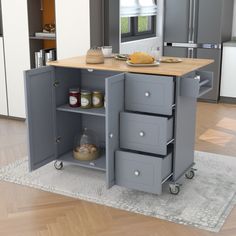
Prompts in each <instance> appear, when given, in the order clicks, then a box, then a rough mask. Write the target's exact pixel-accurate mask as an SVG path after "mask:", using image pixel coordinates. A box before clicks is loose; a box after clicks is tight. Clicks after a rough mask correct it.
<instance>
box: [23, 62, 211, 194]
mask: <svg viewBox="0 0 236 236" xmlns="http://www.w3.org/2000/svg"><path fill="white" fill-rule="evenodd" d="M114 60H115V59H106V61H105V64H101V65H91V64H90V65H89V64H86V62H85V57H78V58H72V59H65V60H61V61H57V62H50V63H49V66H48V67H44V68H39V69H34V70H29V71H26V72H25V85H26V94H27V103H26V104H27V123H28V138H29V162H30V170H31V171H33V170H36V169H37V168H39V167H41V166H43V165H45V164H47V163H49V162H51V161H56V162H55V167H56V168H57V169H61V168H62V166H63V162H68V163H71V164H74V165H78V166H82V167H85V168H91V169H94V170H99V171H104V172H105V174H106V185H107V188H110V187H112V186H113V185H115V184H117V185H120V186H124V187H127V188H131V189H136V190H140V191H146V192H149V193H154V194H161V193H162V186H163V184H164V183H166V182H168V181H169V182H170V183H171V185H170V191H171V193H173V194H177V193H178V192H179V185H178V181H179V180H180V179H181V178H182V177H183V176H184V174H186V173H189V172H190V173H193V169H192V167H193V165H194V141H195V116H196V105H197V97H198V96H200V95H203V94H205V93H207V92H209V91H210V90H211V89H212V84H213V83H212V79H213V74H212V73H211V72H198V69H200V68H201V67H204V66H206V65H208V64H210V63H212V62H213V61H211V60H190V59H184V61H183V62H182V63H181V64H179V65H178V66H177V67H176V64H170V65H161V66H160V67H156V68H153V67H152V68H148V67H146V68H137V67H129V66H127V65H126V64H125V62H122V61H119V62H118V61H114ZM144 81H146V83H145V86H144ZM133 85H136V86H133ZM72 87H80V88H86V89H89V90H94V89H99V90H102V91H104V93H105V94H106V108H99V109H96V108H91V109H87V110H86V109H80V108H70V107H69V106H68V91H69V89H70V88H72ZM42 91H43V95H42ZM166 93H167V95H168V94H169V95H170V97H169V96H166ZM157 94H158V95H157ZM148 108H150V109H148ZM151 108H152V109H151ZM85 127H86V128H89V129H91V130H92V131H94V132H95V133H96V135H97V136H98V137H99V143H100V145H99V146H100V147H101V148H102V150H103V151H102V153H101V156H100V158H99V159H97V160H94V161H78V160H76V159H74V158H73V143H74V142H73V140H74V137H75V135H78V134H81V133H82V130H83V129H84V128H85ZM187 176H188V177H189V176H190V175H187Z"/></svg>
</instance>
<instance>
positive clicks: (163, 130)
mask: <svg viewBox="0 0 236 236" xmlns="http://www.w3.org/2000/svg"><path fill="white" fill-rule="evenodd" d="M172 138H173V118H170V119H168V118H167V117H158V116H150V115H141V114H134V113H128V112H121V113H120V147H121V148H125V149H131V150H135V151H142V152H148V153H154V154H159V155H166V154H167V145H168V142H170V141H171V140H172Z"/></svg>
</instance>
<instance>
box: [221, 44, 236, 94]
mask: <svg viewBox="0 0 236 236" xmlns="http://www.w3.org/2000/svg"><path fill="white" fill-rule="evenodd" d="M235 62H236V43H235V47H224V48H223V58H222V70H221V89H220V96H221V97H229V98H236V67H235Z"/></svg>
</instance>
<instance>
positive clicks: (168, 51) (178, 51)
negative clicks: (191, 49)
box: [163, 47, 188, 57]
mask: <svg viewBox="0 0 236 236" xmlns="http://www.w3.org/2000/svg"><path fill="white" fill-rule="evenodd" d="M163 53H164V56H166V57H187V56H188V49H187V48H177V47H176V48H175V47H164V52H163Z"/></svg>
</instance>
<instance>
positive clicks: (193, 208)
mask: <svg viewBox="0 0 236 236" xmlns="http://www.w3.org/2000/svg"><path fill="white" fill-rule="evenodd" d="M195 161H196V168H197V169H198V171H197V172H196V176H195V178H194V179H192V180H187V179H185V180H183V185H182V186H181V191H180V193H179V195H178V196H174V195H171V194H170V193H169V191H168V185H166V186H164V190H163V194H162V195H160V196H157V195H153V194H147V193H143V192H140V191H134V190H129V189H126V188H123V187H119V186H114V187H112V188H111V189H109V190H107V189H106V186H105V181H104V180H105V174H104V173H103V172H100V171H94V170H89V169H86V168H81V167H77V166H73V165H64V168H63V170H61V171H58V170H56V169H55V168H54V166H53V163H50V164H48V165H46V166H44V167H42V168H40V169H38V170H37V171H34V172H32V173H29V172H28V162H27V160H20V161H16V162H14V163H12V164H10V165H8V166H7V167H4V168H2V169H0V180H5V181H9V182H13V183H17V184H22V185H26V186H30V187H34V188H37V189H41V190H45V191H49V192H53V193H58V194H62V195H66V196H70V197H74V198H78V199H82V200H86V201H91V202H94V203H98V204H103V205H106V206H110V207H114V208H118V209H122V210H126V211H130V212H135V213H139V214H144V215H147V216H152V217H156V218H159V219H164V220H168V221H171V222H175V223H179V224H184V225H191V226H195V227H198V228H201V229H205V230H209V231H213V232H218V231H219V230H220V229H221V227H222V226H223V224H224V222H225V220H226V218H227V216H228V215H229V213H230V211H231V210H232V209H233V207H234V206H235V205H236V194H235V192H236V157H228V156H221V155H216V154H212V153H204V152H196V153H195Z"/></svg>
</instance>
